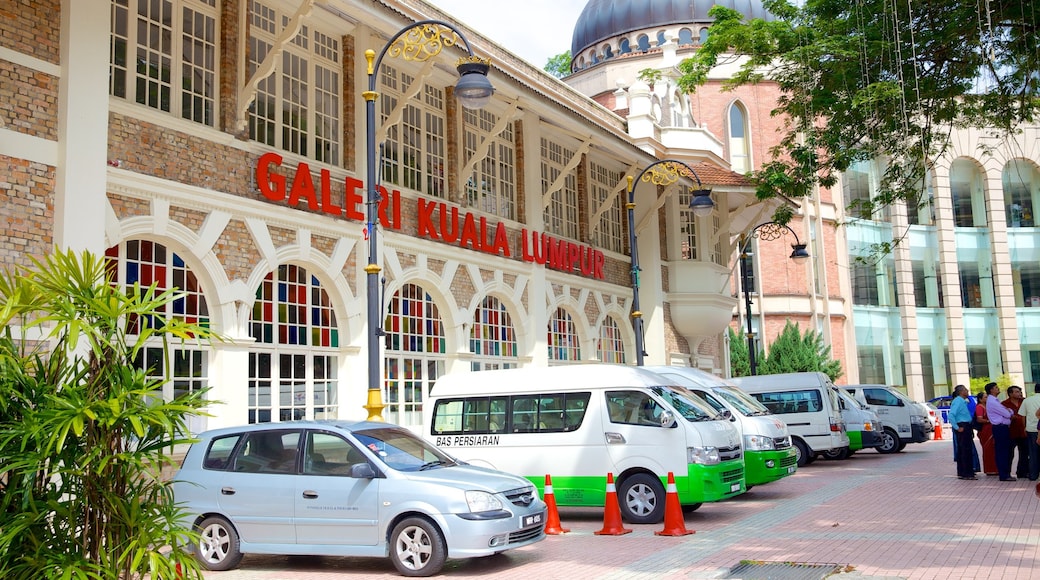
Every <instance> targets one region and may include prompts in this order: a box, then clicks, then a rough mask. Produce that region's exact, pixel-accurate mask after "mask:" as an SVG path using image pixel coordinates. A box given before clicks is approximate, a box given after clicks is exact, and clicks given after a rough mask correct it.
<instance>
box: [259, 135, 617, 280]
mask: <svg viewBox="0 0 1040 580" xmlns="http://www.w3.org/2000/svg"><path fill="white" fill-rule="evenodd" d="M282 161H283V159H282V156H281V155H279V154H277V153H274V152H268V153H265V154H263V155H261V156H260V158H259V159H258V160H257V162H256V183H257V186H258V187H259V188H260V193H261V194H263V196H264V198H265V199H267V200H268V201H271V202H274V203H281V204H285V205H287V206H289V207H293V208H295V207H300V206H301V204H306V206H307V208H308V209H310V210H312V211H320V212H322V213H325V214H328V215H331V216H336V217H339V218H343V219H347V220H351V221H358V222H362V223H363V222H364V221H365V212H364V207H365V183H364V182H363V181H361V180H360V179H355V178H353V177H350V176H347V177H346V180H345V183H344V185H345V186H346V187H345V188H344V191H343V194H342V196H341V197H340V196H334V194H333V191H332V175H331V173H330V172H329V170H328V169H322V170H321V171H319V173H318V181H317V183H316V182H315V180H314V175H313V174H312V173H311V169H310V166H309V165H307V163H306V162H304V161H301V162H300V163H298V164H297V165H296V167H295V168H290V167H283V165H282ZM277 168H282V169H284V170H285V172H286V174H285V175H282V174H280V173H275V172H274V171H273V170H274V169H277ZM379 194H380V200H379V212H378V213H379V223H380V225H382V226H383V228H384V229H389V230H395V231H400V230H401V227H402V223H401V214H402V211H401V209H402V205H401V204H402V203H403V200H402V197H401V192H400V191H398V190H396V189H394V190H391V191H387V189H386V188H384V187H382V186H380V187H379ZM415 204H416V207H415V209H416V212H415V214H416V216H417V217H416V220H417V222H416V224H415V225H416V234H417V235H418V236H419V237H420V238H427V239H430V240H436V241H438V242H443V243H446V244H455V245H458V246H459V247H462V248H467V249H470V250H475V251H478V252H483V253H485V254H492V255H497V256H503V257H505V258H511V257H513V256H515V255H517V252H516V250H517V249H516V248H510V247H509V237H508V235H507V230H506V225H505V224H504V223H503V222H501V221H495V222H489V221H488V218H486V217H484V216H479V215H476V214H473V213H471V212H468V211H463V210H460V208H459V207H458V206H455V205H453V204H448V203H445V202H443V201H437V200H430V199H423V198H421V197H420V198H418V199H416V200H415ZM520 240H521V244H520V245H521V247H520V248H519V250H520V253H519V256H520V259H521V260H523V261H524V262H533V263H536V264H543V265H545V266H547V267H549V268H552V269H554V270H561V271H564V272H573V273H575V274H579V273H580V274H581V275H582V276H587V277H590V278H594V279H596V280H602V279H603V264H604V262H605V261H606V257H605V256H604V254H603V252H602V251H600V250H597V249H595V248H593V247H592V246H588V245H582V244H576V243H574V242H570V241H567V240H562V239H559V238H554V237H552V236H550V235H548V234H545V233H541V232H536V231H529V230H527V228H522V229H521V230H520Z"/></svg>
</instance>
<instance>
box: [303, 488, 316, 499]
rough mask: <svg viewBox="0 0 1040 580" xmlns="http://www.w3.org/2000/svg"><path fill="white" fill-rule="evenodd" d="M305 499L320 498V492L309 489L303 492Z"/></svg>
mask: <svg viewBox="0 0 1040 580" xmlns="http://www.w3.org/2000/svg"><path fill="white" fill-rule="evenodd" d="M303 499H318V492H316V491H311V490H309V489H308V490H307V491H304V492H303Z"/></svg>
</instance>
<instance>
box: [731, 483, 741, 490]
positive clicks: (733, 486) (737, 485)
mask: <svg viewBox="0 0 1040 580" xmlns="http://www.w3.org/2000/svg"><path fill="white" fill-rule="evenodd" d="M729 490H730V492H734V491H740V484H739V483H734V484H733V485H731V486H729Z"/></svg>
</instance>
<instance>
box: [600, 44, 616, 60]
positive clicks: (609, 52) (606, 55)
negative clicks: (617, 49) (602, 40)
mask: <svg viewBox="0 0 1040 580" xmlns="http://www.w3.org/2000/svg"><path fill="white" fill-rule="evenodd" d="M612 58H614V49H613V48H611V47H610V45H609V44H604V45H603V60H610V59H612Z"/></svg>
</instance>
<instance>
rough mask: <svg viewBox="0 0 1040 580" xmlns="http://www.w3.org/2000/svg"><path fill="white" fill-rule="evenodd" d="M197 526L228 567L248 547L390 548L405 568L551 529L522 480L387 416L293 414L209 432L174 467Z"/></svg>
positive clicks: (325, 552) (504, 546) (419, 568)
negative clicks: (299, 417) (465, 458)
mask: <svg viewBox="0 0 1040 580" xmlns="http://www.w3.org/2000/svg"><path fill="white" fill-rule="evenodd" d="M173 494H174V500H175V501H176V502H177V503H178V504H180V505H181V506H182V507H183V508H184V510H185V518H186V521H185V524H186V525H187V526H189V527H193V528H194V529H195V530H196V531H197V532H198V533H199V534H200V536H201V540H200V541H199V542H196V543H195V545H194V546H192V548H193V552H194V554H195V557H196V558H197V559H198V560H199V562H200V563H201V564H202V565H203V566H204V567H205V568H207V569H209V570H230V569H232V568H234V567H235V566H237V565H238V563H239V561H241V559H242V555H243V554H296V555H316V556H375V557H383V558H385V557H387V556H388V555H389V556H390V559H391V560H392V561H393V563H394V566H395V567H396V568H397V570H398V571H399V572H400V573H401V574H403V575H405V576H430V575H432V574H436V573H437V572H438V571H440V569H441V568H442V567H443V565H444V561H445V558H472V557H477V556H488V555H491V554H495V553H498V552H502V551H504V550H509V549H512V548H519V547H521V546H526V545H529V544H533V543H535V542H537V541H539V540H542V539H543V538H544V537H545V533H544V530H545V516H546V506H545V503H544V502H542V500H540V499H539V498H538V495H537V492H536V491H535V487H534V486H533V485H531V484H530V482H528V481H527V480H525V479H522V478H519V477H516V476H514V475H509V474H507V473H502V472H499V471H494V470H491V469H488V468H485V467H477V466H473V465H466V464H463V463H460V462H458V461H456V460H455V459H454V458H452V457H451V456H449V455H447V454H445V453H444V452H442V451H440V450H439V449H437V448H436V447H434V446H433V445H430V444H429V443H427V442H426V441H424V440H422V439H420V438H418V437H416V436H415V435H414V434H412V433H411V432H409V431H408V430H406V429H403V428H401V427H397V426H394V425H389V424H387V423H372V422H358V423H354V422H347V421H320V422H319V421H292V422H285V423H261V424H255V425H248V426H244V427H232V428H225V429H216V430H213V431H207V432H205V433H202V434H201V435H199V436H198V442H197V443H195V444H193V445H192V446H191V447H190V448H189V449H188V453H187V455H186V456H185V458H184V462H183V464H182V466H181V469H180V471H178V473H177V475H176V476H175V477H174V482H173Z"/></svg>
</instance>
